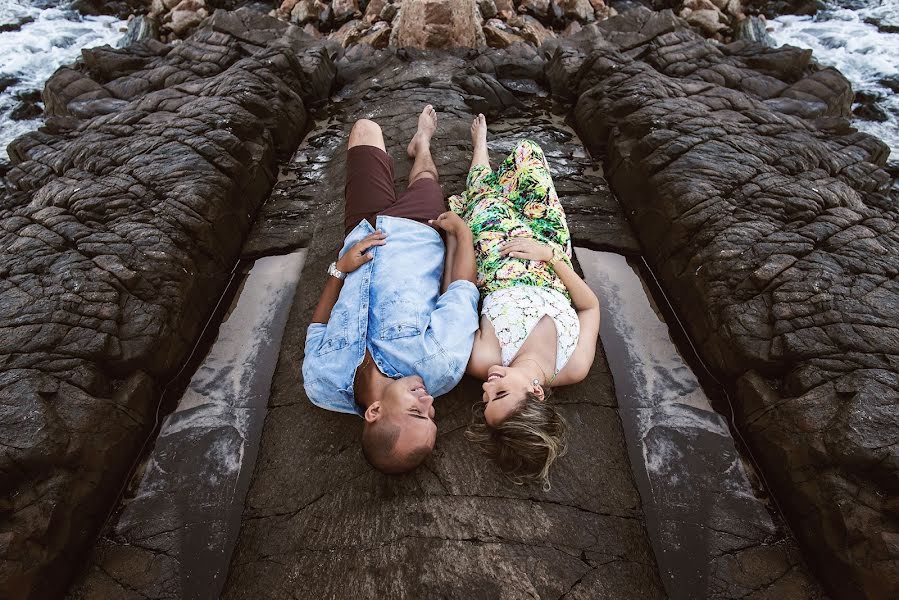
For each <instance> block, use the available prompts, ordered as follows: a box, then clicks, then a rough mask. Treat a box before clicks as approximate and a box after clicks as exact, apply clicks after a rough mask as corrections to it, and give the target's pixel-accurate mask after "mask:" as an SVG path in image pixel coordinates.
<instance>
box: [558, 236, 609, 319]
mask: <svg viewBox="0 0 899 600" xmlns="http://www.w3.org/2000/svg"><path fill="white" fill-rule="evenodd" d="M550 260H552V251H551V250H550ZM553 270H554V271H555V272H556V275H558V276H559V279H561V280H562V283H564V284H565V287H566V288H568V293H569V294H570V295H571V304H572V306H574V310H576V311H578V313H579V314H580V312H581V311H584V310H596V315H597V319H599V298H597V297H596V294H594V293H593V290H591V289H590V286H589V285H587V282H586V281H584V280H583V279H581V278H580V276H579V275H578V274H577V273H575V272H574V269H572V268H571V266H570V265H569V264H568V263H567V262H566V261H565V260H563V259H559V260H558V261H556V263H555V264H554V265H553ZM597 322H598V321H597Z"/></svg>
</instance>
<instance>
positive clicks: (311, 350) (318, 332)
mask: <svg viewBox="0 0 899 600" xmlns="http://www.w3.org/2000/svg"><path fill="white" fill-rule="evenodd" d="M327 329H328V326H327V325H326V324H325V323H310V324H309V329H307V330H306V358H309V355H310V354H315V351H316V350H318V349H319V348H320V347H321V345H322V339H323V338H324V337H325V331H326V330H327ZM304 362H305V361H304Z"/></svg>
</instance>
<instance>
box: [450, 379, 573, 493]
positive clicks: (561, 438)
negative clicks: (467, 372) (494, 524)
mask: <svg viewBox="0 0 899 600" xmlns="http://www.w3.org/2000/svg"><path fill="white" fill-rule="evenodd" d="M485 407H486V404H484V403H483V402H478V403H477V404H475V405H474V407H472V422H471V424H470V425H469V426H468V430H467V431H466V432H465V437H466V438H468V439H469V440H470V441H472V442H474V443H475V444H477V445H478V446H480V448H481V450H482V451H483V452H484V454H486V455H487V456H488V457H490V459H491V460H493V462H495V463H496V464H497V466H499V468H500V470H501V471H502V472H503V473H504V474H505V475H506V476H507V477H508V478H509V479H510V480H512V482H513V483H515V484H517V485H522V484H524V483H528V482H540V483H542V484H543V489H544V490H545V491H548V490H549V488H550V484H549V468H550V467H551V466H552V464H553V462H555V460H556V459H557V458H559V457H560V456H562V455H564V454H565V452H567V451H568V423H567V422H566V421H565V419H564V418H562V415H560V414H559V412H558V411H557V410H556V409H555V407H554V406H553V405H551V404H550V403H549V402H546V401H545V400H544V399H543V398H541V397H540V396H538V395H536V394H533V393H531V392H528V393H527V394H525V398H524V400H522V401H521V404H520V405H519V406H518V408H516V409H515V410H514V411H513V412H512V413H511V414H510V415H509V416H508V417H506V419H505V420H504V421H503V422H502V423H500V424H498V425H497V426H496V427H491V426H489V425H487V421H486V420H485V419H484V408H485Z"/></svg>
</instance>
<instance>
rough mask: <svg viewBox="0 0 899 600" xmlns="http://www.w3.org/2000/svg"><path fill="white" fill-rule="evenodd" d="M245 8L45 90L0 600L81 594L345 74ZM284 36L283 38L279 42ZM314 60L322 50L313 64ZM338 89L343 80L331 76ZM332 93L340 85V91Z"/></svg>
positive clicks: (0, 401)
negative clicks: (319, 98)
mask: <svg viewBox="0 0 899 600" xmlns="http://www.w3.org/2000/svg"><path fill="white" fill-rule="evenodd" d="M268 23H269V24H271V26H272V29H269V30H263V29H261V28H260V27H259V26H258V25H261V24H265V21H264V18H262V20H260V17H259V16H255V15H253V14H250V13H246V12H238V13H222V14H220V15H218V17H217V19H216V18H213V19H212V24H211V25H210V26H209V27H207V28H204V29H203V30H200V31H199V32H198V33H197V36H196V37H195V38H193V39H191V40H189V41H187V42H185V43H184V44H182V45H180V46H178V47H177V48H175V49H171V48H169V47H161V45H159V44H150V45H146V46H138V47H132V49H131V50H122V51H119V50H113V49H111V48H105V49H104V48H101V49H96V50H93V51H91V52H89V53H86V57H85V62H84V64H83V65H82V66H81V67H79V68H76V69H61V70H60V71H58V72H57V73H56V74H55V75H54V76H53V77H52V78H51V79H50V81H48V83H47V90H48V91H47V96H45V97H46V98H47V99H48V100H47V104H48V111H49V112H51V113H52V114H54V115H56V116H55V117H54V118H52V119H50V120H49V121H48V123H47V127H46V128H44V129H43V130H41V131H39V132H35V133H31V134H27V135H25V136H22V137H20V138H18V139H17V140H16V141H15V142H13V143H12V144H11V146H10V157H11V159H12V162H13V167H12V169H11V170H10V172H9V174H8V177H7V179H8V183H9V189H8V191H7V193H6V194H5V195H4V196H3V197H2V199H0V424H2V427H0V490H2V499H0V531H2V533H0V540H2V543H0V589H2V590H3V594H8V596H6V597H13V598H45V597H52V596H57V595H59V594H60V593H61V592H62V590H64V589H65V587H66V585H67V583H68V581H69V578H70V577H71V575H72V573H73V570H74V569H76V568H78V567H79V566H80V565H81V563H82V560H83V556H82V554H83V553H84V551H85V550H86V549H87V548H89V546H90V544H91V542H92V540H93V538H94V535H95V534H96V532H97V530H98V528H99V526H100V525H101V524H102V522H103V520H104V519H105V518H106V516H107V514H108V513H109V511H110V509H111V508H112V503H113V502H114V500H115V498H116V496H117V494H118V492H119V490H120V489H121V487H122V485H123V483H124V479H125V477H126V475H127V473H128V471H129V469H130V467H131V465H132V463H133V461H134V459H135V458H136V454H137V452H138V450H139V448H140V446H141V444H142V443H143V440H144V438H145V437H146V435H147V434H148V433H149V431H150V430H151V429H152V428H153V423H154V419H155V410H156V403H157V402H158V397H159V393H160V391H161V389H162V388H163V387H164V386H165V384H166V382H167V381H168V380H169V379H170V378H171V376H172V375H173V372H174V370H176V369H177V368H178V367H179V366H180V364H181V361H182V360H184V358H185V355H186V353H187V352H188V351H189V350H190V348H191V346H192V345H193V343H194V341H195V339H196V338H197V337H198V335H199V329H200V327H202V324H203V322H204V321H205V318H206V316H207V315H208V314H209V312H210V311H211V309H212V307H213V306H214V304H215V302H216V300H217V299H218V296H219V294H220V293H221V291H222V287H223V286H224V283H225V281H226V278H227V275H228V273H229V271H230V269H231V267H232V265H233V264H234V261H235V259H236V258H237V256H238V254H239V251H240V247H241V242H242V240H243V238H244V237H245V235H246V233H247V231H248V229H249V227H250V225H251V224H252V222H253V217H254V214H255V212H256V210H257V208H258V206H259V205H260V203H261V202H262V201H263V200H264V199H265V197H266V195H267V193H268V190H269V189H270V187H271V186H272V184H273V183H274V179H275V172H274V169H273V166H274V161H275V158H276V156H277V155H279V154H281V155H284V154H288V155H289V153H291V152H292V151H293V149H294V148H295V147H296V145H297V143H298V142H299V140H300V137H301V136H302V133H303V130H304V128H305V127H306V121H307V113H306V109H305V104H304V99H303V96H306V97H307V98H309V99H314V97H315V95H316V93H317V91H318V90H317V89H316V86H315V83H316V82H317V81H318V80H319V79H322V77H324V75H325V73H326V72H327V70H328V65H329V64H330V62H329V59H328V58H327V56H326V55H322V54H310V55H309V56H308V57H307V59H306V60H301V55H302V52H303V49H304V45H303V44H304V43H305V42H304V41H303V40H301V39H300V38H298V37H296V36H295V35H293V33H292V31H289V30H288V29H287V26H286V25H284V24H282V23H279V22H277V21H276V20H274V19H268ZM266 36H267V37H266ZM310 52H314V51H312V50H310ZM332 75H333V73H332ZM326 91H327V88H326Z"/></svg>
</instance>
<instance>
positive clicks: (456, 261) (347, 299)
mask: <svg viewBox="0 0 899 600" xmlns="http://www.w3.org/2000/svg"><path fill="white" fill-rule="evenodd" d="M436 129H437V113H436V112H435V111H434V108H433V107H432V106H431V105H428V106H426V107H425V109H424V110H423V111H422V113H421V115H420V116H419V118H418V130H417V131H416V132H415V135H414V136H413V138H412V141H411V142H409V146H408V148H407V152H408V154H409V156H410V157H411V158H412V159H413V160H414V163H413V165H412V170H411V171H410V173H409V186H408V187H407V188H406V190H405V191H404V192H403V193H401V194H400V195H399V196H397V195H396V193H395V192H394V188H393V160H392V159H391V158H390V156H388V154H387V152H386V150H385V146H384V138H383V136H382V135H381V128H380V127H379V126H378V125H377V124H376V123H374V122H372V121H368V120H365V119H363V120H360V121H357V122H356V123H355V125H354V126H353V129H352V131H351V132H350V139H349V144H348V149H347V164H346V168H347V176H346V188H345V199H346V207H345V211H344V215H345V217H344V228H345V229H344V232H345V233H346V234H347V235H346V240H345V241H344V244H343V248H342V249H341V251H340V253H339V258H338V259H337V261H336V262H334V263H332V264H331V266H330V267H329V269H328V272H329V274H330V277H329V278H328V281H327V283H326V284H325V288H324V290H323V291H322V295H321V298H320V299H319V301H318V305H317V306H316V308H315V312H314V313H313V315H312V323H311V324H310V325H309V330H308V332H307V334H306V356H305V359H304V361H303V380H304V387H305V389H306V394H307V395H308V396H309V399H310V400H311V401H312V402H313V403H314V404H316V405H318V406H320V407H322V408H325V409H327V410H333V411H337V412H344V413H355V414H358V415H360V416H362V417H363V418H364V419H365V424H364V426H363V430H362V449H363V453H364V454H365V457H366V459H367V460H368V462H369V463H371V465H372V466H374V467H375V468H376V469H378V470H380V471H383V472H385V473H403V472H406V471H409V470H411V469H414V468H415V467H417V466H418V465H419V464H420V463H421V462H422V461H424V459H425V458H427V456H428V455H429V454H430V452H431V450H433V448H434V442H435V440H436V438H437V426H436V425H435V424H434V407H433V406H432V404H433V402H434V396H439V395H441V394H444V393H446V392H448V391H449V390H451V389H452V388H453V387H454V386H455V385H456V384H457V383H459V380H460V379H461V378H462V374H463V373H464V371H465V366H466V364H467V363H468V357H469V355H470V354H471V347H472V344H473V342H474V334H475V331H477V329H478V311H477V309H478V289H477V287H475V283H474V282H475V277H476V274H475V257H474V245H473V242H472V236H471V231H470V230H469V228H468V226H467V225H466V224H465V223H464V222H463V221H462V219H461V218H460V217H459V216H458V215H456V214H455V213H452V212H447V211H446V207H445V204H444V196H443V190H442V189H441V187H440V184H439V183H438V182H437V169H436V167H435V166H434V161H433V160H432V159H431V151H430V143H431V136H433V135H434V132H435V131H436ZM439 230H442V231H443V232H445V234H446V245H444V242H443V239H442V238H441V235H440V233H439ZM441 274H442V275H443V277H442V281H441Z"/></svg>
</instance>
